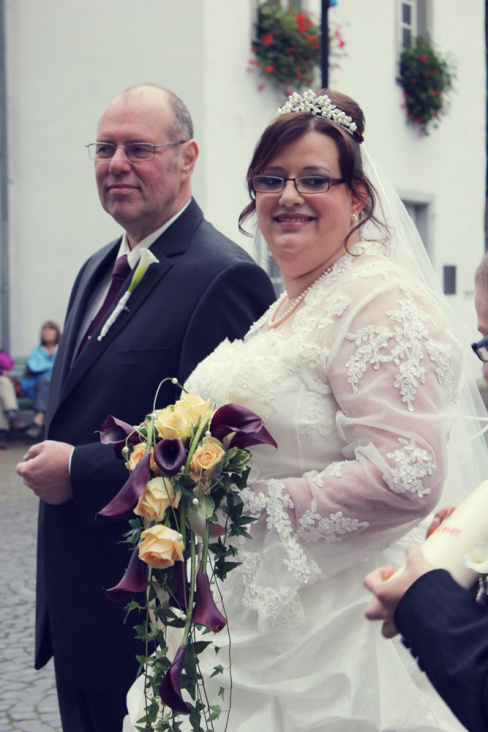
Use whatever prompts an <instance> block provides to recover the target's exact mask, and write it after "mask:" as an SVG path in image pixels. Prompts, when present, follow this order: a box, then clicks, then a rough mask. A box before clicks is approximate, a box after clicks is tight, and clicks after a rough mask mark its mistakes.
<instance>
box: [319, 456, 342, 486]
mask: <svg viewBox="0 0 488 732" xmlns="http://www.w3.org/2000/svg"><path fill="white" fill-rule="evenodd" d="M346 462H347V461H346V460H343V461H342V462H333V463H330V465H328V466H327V467H326V468H325V470H322V471H321V472H320V473H316V474H315V475H314V476H313V477H312V478H310V482H311V483H313V485H316V486H318V487H319V488H323V486H324V478H341V477H342V470H341V465H344V464H345V463H346Z"/></svg>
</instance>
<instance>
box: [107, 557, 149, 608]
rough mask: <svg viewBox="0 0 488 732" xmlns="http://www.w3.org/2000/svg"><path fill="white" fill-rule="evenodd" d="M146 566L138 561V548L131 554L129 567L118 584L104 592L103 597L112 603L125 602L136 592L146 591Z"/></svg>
mask: <svg viewBox="0 0 488 732" xmlns="http://www.w3.org/2000/svg"><path fill="white" fill-rule="evenodd" d="M146 569H147V564H146V563H145V562H143V561H142V560H141V559H139V547H138V546H136V547H135V549H134V551H133V552H132V556H131V558H130V562H129V566H128V567H127V569H126V571H125V574H124V576H123V577H122V579H121V580H120V582H119V584H118V585H116V586H115V587H111V588H110V589H109V590H107V591H106V593H105V597H106V598H107V600H111V601H112V602H126V600H130V598H131V597H132V596H133V595H135V594H136V593H137V592H145V591H146V589H147V574H146Z"/></svg>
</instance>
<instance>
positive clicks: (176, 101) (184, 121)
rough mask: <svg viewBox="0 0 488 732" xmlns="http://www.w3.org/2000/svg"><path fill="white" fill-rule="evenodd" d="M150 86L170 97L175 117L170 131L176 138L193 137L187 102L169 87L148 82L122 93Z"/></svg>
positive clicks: (189, 138) (170, 104)
mask: <svg viewBox="0 0 488 732" xmlns="http://www.w3.org/2000/svg"><path fill="white" fill-rule="evenodd" d="M148 86H149V87H151V88H153V89H159V90H160V91H162V92H164V93H165V94H166V96H167V98H168V101H169V106H170V109H171V111H172V112H173V117H174V127H173V128H172V129H171V130H169V131H168V132H170V134H172V135H174V136H175V138H177V137H184V138H185V140H191V139H193V122H192V118H191V114H190V112H189V110H188V107H187V106H186V104H184V103H183V102H182V100H181V99H180V98H179V97H178V96H177V95H176V94H175V93H174V92H172V91H170V90H169V89H165V87H164V86H161V85H160V84H152V83H148V84H137V85H136V86H130V87H129V88H128V89H124V91H123V92H122V94H123V95H125V94H130V93H131V92H135V91H137V90H138V89H144V87H148Z"/></svg>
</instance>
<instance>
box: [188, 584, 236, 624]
mask: <svg viewBox="0 0 488 732" xmlns="http://www.w3.org/2000/svg"><path fill="white" fill-rule="evenodd" d="M191 621H192V623H198V624H199V625H204V626H205V627H206V628H208V629H209V630H213V632H214V633H218V632H219V631H221V630H222V628H224V627H225V626H226V625H227V620H226V619H225V618H224V616H223V615H222V613H221V612H220V610H219V609H218V607H217V605H216V604H215V601H214V599H213V595H212V590H211V589H210V580H209V579H208V576H207V574H206V573H205V572H201V571H200V570H199V571H198V574H197V594H196V599H195V607H194V609H193V613H192V616H191Z"/></svg>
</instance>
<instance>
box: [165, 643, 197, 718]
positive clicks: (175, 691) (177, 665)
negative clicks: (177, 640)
mask: <svg viewBox="0 0 488 732" xmlns="http://www.w3.org/2000/svg"><path fill="white" fill-rule="evenodd" d="M185 653H186V645H182V646H180V647H179V648H178V650H177V651H176V656H175V659H174V661H173V663H172V664H171V668H170V669H169V671H167V672H166V673H165V675H164V677H163V680H162V681H161V685H160V687H159V696H160V697H161V699H162V702H163V704H165V705H166V706H167V707H169V708H170V709H172V710H173V711H174V712H177V713H179V714H189V713H190V710H189V709H188V706H187V705H186V704H185V702H184V700H183V697H182V696H181V687H180V678H181V672H182V670H183V664H184V662H185Z"/></svg>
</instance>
